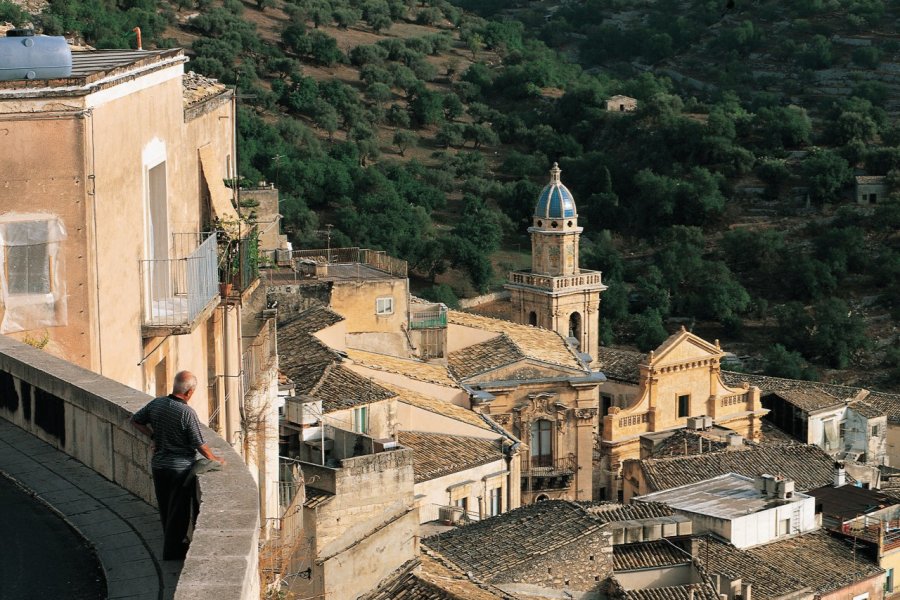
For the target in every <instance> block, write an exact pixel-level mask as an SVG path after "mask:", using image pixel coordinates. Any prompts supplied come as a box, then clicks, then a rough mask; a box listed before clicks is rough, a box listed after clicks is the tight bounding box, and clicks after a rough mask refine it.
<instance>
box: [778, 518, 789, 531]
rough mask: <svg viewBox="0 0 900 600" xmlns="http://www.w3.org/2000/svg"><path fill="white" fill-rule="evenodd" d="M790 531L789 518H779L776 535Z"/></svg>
mask: <svg viewBox="0 0 900 600" xmlns="http://www.w3.org/2000/svg"><path fill="white" fill-rule="evenodd" d="M790 532H791V519H790V517H788V518H787V519H781V520H779V521H778V535H787V534H789V533H790Z"/></svg>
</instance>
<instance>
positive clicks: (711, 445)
mask: <svg viewBox="0 0 900 600" xmlns="http://www.w3.org/2000/svg"><path fill="white" fill-rule="evenodd" d="M701 443H702V445H703V447H702V449H701ZM726 448H728V442H727V441H724V440H722V438H721V437H718V436H713V435H709V434H707V433H705V432H703V431H691V430H690V429H678V430H676V431H675V432H674V433H673V434H672V435H670V436H669V437H667V438H666V439H664V440H663V441H661V442H660V443H659V444H657V445H656V446H655V447H654V448H653V450H652V451H651V454H650V457H649V458H665V457H668V456H685V455H688V454H700V453H701V452H714V451H717V450H725V449H726Z"/></svg>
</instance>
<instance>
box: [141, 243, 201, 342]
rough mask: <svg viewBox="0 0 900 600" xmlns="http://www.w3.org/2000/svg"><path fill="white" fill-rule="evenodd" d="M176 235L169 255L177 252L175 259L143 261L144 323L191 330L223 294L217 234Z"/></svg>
mask: <svg viewBox="0 0 900 600" xmlns="http://www.w3.org/2000/svg"><path fill="white" fill-rule="evenodd" d="M173 237H174V240H175V243H173V244H172V248H170V252H169V254H170V256H171V255H173V254H174V256H175V257H174V258H169V259H155V260H142V261H140V272H141V289H142V301H143V306H144V310H143V325H144V326H145V327H151V328H157V327H161V328H172V329H184V330H185V331H181V332H179V331H173V332H172V333H188V332H189V331H190V329H191V328H192V326H193V325H194V320H195V319H196V318H197V317H198V316H199V315H200V313H201V312H203V310H204V309H205V308H206V307H207V306H208V305H209V303H210V302H211V301H212V300H213V299H214V298H215V297H216V296H217V295H218V293H219V288H218V272H217V265H216V237H215V236H214V235H210V234H177V235H175V236H173ZM201 240H202V241H201ZM198 242H201V243H199V244H198Z"/></svg>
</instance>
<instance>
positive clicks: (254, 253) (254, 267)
mask: <svg viewBox="0 0 900 600" xmlns="http://www.w3.org/2000/svg"><path fill="white" fill-rule="evenodd" d="M217 237H218V240H219V241H218V246H219V280H220V282H221V283H222V284H224V285H223V291H224V292H225V296H226V297H227V299H232V298H240V297H241V296H242V295H243V293H244V292H246V291H247V290H249V289H251V288H252V287H253V286H254V285H255V284H256V283H257V282H258V281H259V233H258V231H257V229H256V227H255V226H254V227H253V228H252V229H251V230H250V231H249V233H246V234H245V235H243V236H242V237H240V238H230V237H229V235H228V234H227V233H226V232H219V233H218V234H217Z"/></svg>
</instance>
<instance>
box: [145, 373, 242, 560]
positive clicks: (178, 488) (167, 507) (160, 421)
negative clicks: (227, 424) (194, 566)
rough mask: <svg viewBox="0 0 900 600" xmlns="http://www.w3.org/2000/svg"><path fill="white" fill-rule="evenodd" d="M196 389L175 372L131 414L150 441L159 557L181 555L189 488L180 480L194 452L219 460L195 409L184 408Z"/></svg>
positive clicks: (191, 379)
mask: <svg viewBox="0 0 900 600" xmlns="http://www.w3.org/2000/svg"><path fill="white" fill-rule="evenodd" d="M196 389H197V378H196V377H195V376H194V374H193V373H191V372H190V371H181V372H180V373H178V374H177V375H175V381H174V383H173V384H172V393H171V394H169V395H168V396H162V397H160V398H156V399H154V400H153V401H152V402H150V403H149V404H147V406H145V407H144V408H142V409H141V410H139V411H138V412H136V413H135V414H134V416H133V417H131V422H132V423H134V426H135V427H136V428H137V429H138V430H140V431H142V432H144V433H145V434H147V435H149V436H150V439H151V440H152V445H151V447H152V448H153V459H152V460H151V461H150V466H151V468H152V470H153V487H154V489H155V490H156V501H157V503H158V504H159V517H160V519H161V520H162V525H163V532H164V538H165V542H164V545H163V560H181V559H184V556H185V554H186V553H187V548H188V541H187V534H188V527H189V523H190V521H191V518H190V517H191V515H190V511H191V497H190V496H191V492H192V491H193V488H191V489H186V488H185V485H184V483H185V480H186V478H187V476H188V474H189V473H190V472H191V467H192V466H193V464H194V461H195V460H196V458H197V452H199V453H200V454H202V455H203V456H205V457H206V458H208V459H210V460H214V461H218V462H219V463H221V464H222V465H224V464H225V460H224V459H223V458H221V457H219V456H216V455H215V454H213V452H212V450H210V449H209V446H207V445H206V441H205V440H204V439H203V433H202V432H201V431H200V421H199V419H197V413H196V412H194V409H193V408H191V407H190V406H188V402H189V401H190V399H191V396H193V395H194V391H195V390H196Z"/></svg>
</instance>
